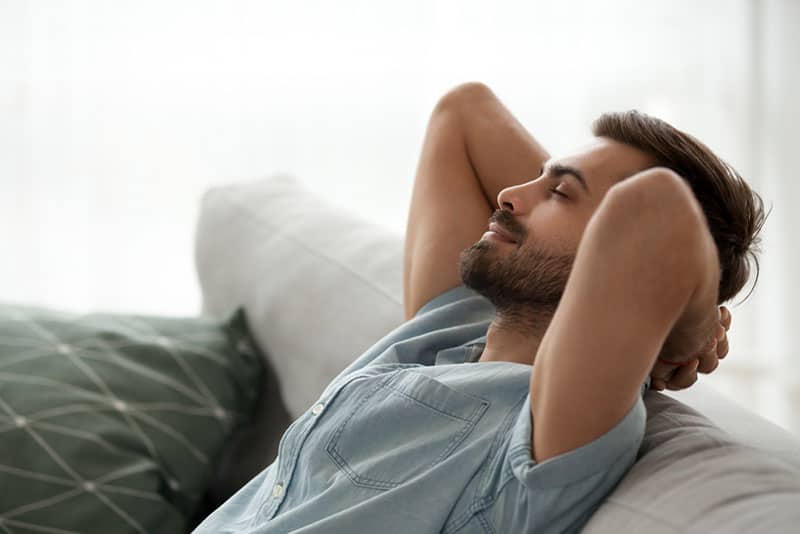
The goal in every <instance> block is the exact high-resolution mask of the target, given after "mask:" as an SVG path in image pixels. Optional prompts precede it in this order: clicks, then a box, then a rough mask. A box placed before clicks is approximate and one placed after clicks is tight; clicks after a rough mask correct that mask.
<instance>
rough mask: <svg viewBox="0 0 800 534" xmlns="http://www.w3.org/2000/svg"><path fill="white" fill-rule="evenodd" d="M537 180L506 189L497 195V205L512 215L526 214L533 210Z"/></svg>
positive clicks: (537, 193) (536, 194)
mask: <svg viewBox="0 0 800 534" xmlns="http://www.w3.org/2000/svg"><path fill="white" fill-rule="evenodd" d="M538 183H539V181H537V180H531V181H530V182H525V183H523V184H519V185H513V186H511V187H506V188H505V189H503V190H502V191H500V192H499V193H498V194H497V205H498V206H500V208H502V209H505V210H508V211H510V212H511V213H512V214H514V215H520V214H523V213H527V212H529V211H530V210H531V208H533V205H534V204H535V202H536V198H537V196H538V195H539V192H538V189H539V187H538Z"/></svg>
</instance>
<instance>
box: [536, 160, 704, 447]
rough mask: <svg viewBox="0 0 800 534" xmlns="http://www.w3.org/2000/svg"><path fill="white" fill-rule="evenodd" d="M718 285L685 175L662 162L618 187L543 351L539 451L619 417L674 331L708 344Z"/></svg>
mask: <svg viewBox="0 0 800 534" xmlns="http://www.w3.org/2000/svg"><path fill="white" fill-rule="evenodd" d="M718 284H719V260H718V258H717V252H716V247H715V245H714V241H713V239H712V237H711V234H710V232H709V230H708V226H707V223H706V221H705V217H704V215H703V212H702V210H701V208H700V205H699V203H698V202H697V200H696V199H695V197H694V195H693V194H692V191H691V189H690V188H689V187H688V185H687V184H686V183H684V181H683V180H682V179H681V178H680V177H679V176H677V175H676V174H675V173H673V172H672V171H669V170H667V169H660V168H656V169H650V170H647V171H644V172H642V173H639V174H638V175H636V176H634V177H631V178H629V179H627V180H625V181H623V182H621V183H619V184H617V185H615V186H613V187H612V188H611V189H610V190H609V192H608V193H607V194H606V197H605V198H604V199H603V201H602V202H601V204H600V206H599V207H598V209H597V211H596V212H595V214H594V215H593V217H592V219H591V220H590V221H589V224H588V225H587V227H586V230H585V232H584V235H583V237H582V239H581V243H580V245H579V247H578V252H577V255H576V258H575V263H574V265H573V268H572V271H571V273H570V277H569V279H568V281H567V285H566V288H565V292H564V295H563V297H562V299H561V302H560V303H559V306H558V308H557V310H556V312H555V314H554V315H553V319H552V321H551V323H550V325H549V327H548V329H547V331H546V332H545V335H544V337H543V339H542V341H541V343H540V345H539V349H538V351H537V354H536V360H535V362H534V366H533V371H532V373H531V392H530V393H531V412H532V419H533V429H534V430H533V442H532V451H531V453H532V456H533V458H534V459H535V460H536V461H537V462H541V461H543V460H546V459H548V458H551V457H553V456H557V455H559V454H562V453H565V452H568V451H570V450H573V449H575V448H578V447H580V446H582V445H585V444H587V443H589V442H591V441H593V440H595V439H597V438H598V437H600V436H602V435H603V434H605V433H606V432H608V431H609V430H610V429H612V428H613V427H614V426H615V425H616V424H617V423H619V422H620V421H621V420H622V418H623V417H624V416H625V415H626V414H627V413H628V411H629V410H630V409H631V407H632V406H633V404H634V402H636V400H637V396H638V395H640V391H641V385H642V383H643V382H644V381H645V379H646V377H647V376H648V374H649V372H650V370H651V368H652V367H653V363H654V361H655V359H656V356H657V355H658V354H659V352H660V351H661V348H662V345H663V344H664V342H665V340H667V339H668V338H669V339H671V340H672V342H673V343H674V344H675V346H676V347H680V349H679V350H685V351H687V353H691V352H692V351H691V349H695V350H696V349H699V348H700V347H701V346H702V345H703V344H704V343H705V341H706V340H707V338H708V336H710V335H711V333H713V332H714V329H715V328H716V324H717V308H716V303H717V288H718ZM671 332H674V334H671Z"/></svg>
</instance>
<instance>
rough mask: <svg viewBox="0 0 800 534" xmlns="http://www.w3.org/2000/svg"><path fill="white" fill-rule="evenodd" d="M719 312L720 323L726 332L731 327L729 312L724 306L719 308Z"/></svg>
mask: <svg viewBox="0 0 800 534" xmlns="http://www.w3.org/2000/svg"><path fill="white" fill-rule="evenodd" d="M719 311H720V322H721V323H722V326H724V327H725V330H726V331H727V330H728V329H729V328H730V327H731V319H732V316H731V311H730V310H729V309H728V308H726V307H725V306H722V307H720V309H719Z"/></svg>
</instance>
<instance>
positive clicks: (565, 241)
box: [523, 216, 581, 254]
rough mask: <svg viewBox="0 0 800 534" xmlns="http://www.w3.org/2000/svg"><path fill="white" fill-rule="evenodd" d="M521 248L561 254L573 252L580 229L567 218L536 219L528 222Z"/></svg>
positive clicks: (579, 235) (578, 238)
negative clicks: (529, 247) (530, 247)
mask: <svg viewBox="0 0 800 534" xmlns="http://www.w3.org/2000/svg"><path fill="white" fill-rule="evenodd" d="M526 230H527V234H526V236H525V242H524V243H523V246H525V247H527V246H533V247H535V248H538V249H540V250H545V251H548V252H552V253H556V254H562V253H569V252H572V251H574V250H575V249H576V248H577V246H578V242H579V241H580V237H581V231H580V230H581V229H580V228H576V227H575V221H574V220H573V219H571V218H569V217H563V216H561V217H552V216H551V217H538V218H536V219H532V220H531V221H530V225H529V226H528V228H527V229H526Z"/></svg>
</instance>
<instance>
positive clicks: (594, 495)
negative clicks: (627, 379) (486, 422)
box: [492, 378, 649, 532]
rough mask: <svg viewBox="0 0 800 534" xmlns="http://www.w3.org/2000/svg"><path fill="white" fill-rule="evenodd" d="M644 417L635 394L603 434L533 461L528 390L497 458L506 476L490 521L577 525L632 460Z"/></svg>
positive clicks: (557, 528)
mask: <svg viewBox="0 0 800 534" xmlns="http://www.w3.org/2000/svg"><path fill="white" fill-rule="evenodd" d="M648 388H649V378H648V380H647V381H646V382H645V384H643V386H642V395H643V394H644V393H645V392H646V391H647V389H648ZM646 419H647V411H646V408H645V405H644V401H643V399H642V396H641V395H640V396H638V397H637V399H636V402H635V403H634V404H633V406H631V408H630V410H628V412H627V414H626V415H625V416H624V417H623V418H622V419H621V420H620V421H619V422H617V424H616V425H615V426H614V427H612V428H611V429H610V430H608V431H607V432H606V433H605V434H603V435H602V436H600V437H598V438H597V439H595V440H594V441H592V442H590V443H587V444H586V445H583V446H581V447H578V448H577V449H573V450H571V451H568V452H565V453H563V454H560V455H558V456H554V457H552V458H548V459H547V460H545V461H543V462H541V463H537V462H536V461H535V460H534V459H533V456H532V455H531V449H532V446H531V445H532V444H531V439H532V428H533V425H532V418H531V410H530V393H528V395H527V396H526V397H525V402H524V403H522V407H521V410H520V412H519V414H518V416H517V419H516V421H515V423H514V424H513V426H512V427H511V430H510V438H509V443H508V448H507V449H506V450H505V452H504V454H505V458H504V461H503V462H501V465H503V467H504V471H505V472H506V474H507V475H508V476H507V478H504V479H502V480H504V482H503V484H502V488H501V489H500V490H499V492H498V493H499V495H498V498H497V500H496V504H495V507H494V510H493V514H492V515H493V516H494V518H495V521H496V522H495V524H496V525H497V526H498V528H499V527H500V526H501V525H502V527H503V529H504V530H505V529H509V528H510V529H512V530H514V531H516V532H564V531H571V530H573V529H578V528H580V526H581V525H582V524H583V523H585V522H586V521H588V519H589V518H590V517H591V514H592V513H594V511H595V510H596V509H597V507H598V506H599V505H600V504H601V502H602V501H603V499H604V498H605V497H606V495H608V494H609V493H610V492H611V491H612V490H613V489H614V487H615V486H616V484H617V483H618V482H619V481H620V479H622V477H623V476H624V475H625V473H627V471H628V469H630V467H631V466H632V465H633V463H634V462H635V461H636V457H637V454H638V451H639V447H640V445H641V443H642V439H643V438H644V430H645V423H646ZM510 518H512V519H510ZM509 521H511V524H510V523H509Z"/></svg>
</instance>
